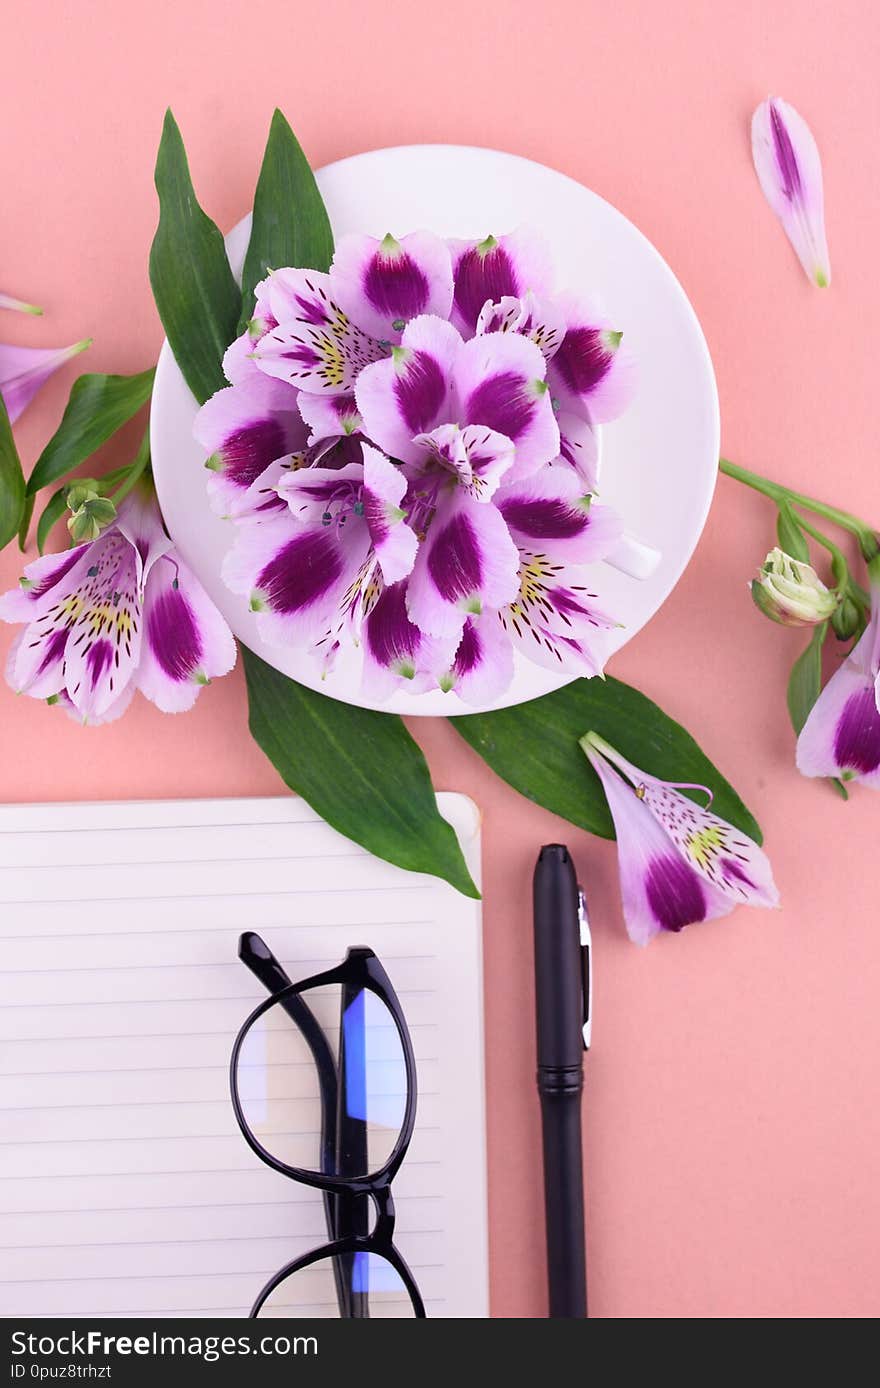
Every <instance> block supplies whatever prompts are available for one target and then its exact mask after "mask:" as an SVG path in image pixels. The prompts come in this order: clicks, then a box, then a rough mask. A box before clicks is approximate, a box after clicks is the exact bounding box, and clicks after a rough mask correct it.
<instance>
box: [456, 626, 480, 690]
mask: <svg viewBox="0 0 880 1388" xmlns="http://www.w3.org/2000/svg"><path fill="white" fill-rule="evenodd" d="M482 659H483V643H482V641H481V640H480V633H479V632H478V630H477V627H476V624H475V623H474V622H472V621H468V622H465V624H464V628H463V630H462V633H461V641H460V642H459V645H458V650H457V651H456V652H455V662H454V664H453V667H452V668H453V670H454V671H455V674H456V675H457V676H458V678H459V679H464V677H465V675H469V674H470V672H471V671H472V670H475V669H476V667H477V666H478V665H479V664H480V661H481V660H482Z"/></svg>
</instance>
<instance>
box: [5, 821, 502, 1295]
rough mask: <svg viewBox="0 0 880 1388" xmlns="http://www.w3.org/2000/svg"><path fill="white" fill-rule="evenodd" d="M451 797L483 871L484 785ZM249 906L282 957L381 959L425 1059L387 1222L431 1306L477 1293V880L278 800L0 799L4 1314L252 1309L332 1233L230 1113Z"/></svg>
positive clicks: (473, 860) (480, 1184)
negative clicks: (426, 870)
mask: <svg viewBox="0 0 880 1388" xmlns="http://www.w3.org/2000/svg"><path fill="white" fill-rule="evenodd" d="M438 802H439V805H440V809H441V811H442V813H443V814H444V815H445V816H446V818H447V819H448V820H450V822H451V823H452V824H453V825H454V827H455V829H456V831H457V832H458V835H459V838H460V840H461V843H462V847H463V849H464V852H465V856H466V858H467V861H468V865H469V867H470V870H471V873H472V875H473V876H474V879H475V880H479V866H480V864H479V817H478V812H477V809H476V807H475V805H474V804H473V802H472V801H470V800H468V799H467V798H466V797H464V796H461V795H453V794H441V795H440V796H438ZM245 929H251V930H256V931H258V932H259V933H260V934H261V935H263V936H264V938H265V939H266V941H267V943H268V944H269V946H270V947H271V948H272V950H273V951H274V952H275V953H276V955H277V956H278V957H279V959H280V960H281V961H282V963H283V964H284V965H285V967H286V968H287V970H288V973H289V974H290V975H291V977H292V978H294V979H299V978H305V977H306V976H307V975H310V974H313V973H316V972H318V971H320V970H322V969H324V968H329V967H331V966H333V965H334V964H336V963H338V962H339V961H340V960H341V959H342V958H343V957H344V954H345V951H346V949H347V948H348V946H349V945H357V944H362V945H370V946H371V947H372V948H373V949H374V950H375V951H376V953H377V954H378V955H379V956H380V958H381V960H382V962H383V963H384V965H385V967H386V969H387V971H388V973H389V975H390V977H391V980H392V983H393V984H394V987H395V989H396V991H397V993H398V995H399V997H400V1000H401V1003H402V1006H403V1009H404V1012H405V1014H406V1017H407V1021H408V1024H409V1027H410V1031H411V1034H412V1038H413V1045H414V1048H415V1053H416V1060H417V1065H418V1079H419V1102H418V1116H417V1122H416V1130H415V1134H414V1137H413V1141H412V1145H411V1147H410V1150H409V1153H408V1155H407V1158H406V1160H405V1162H404V1164H403V1167H402V1169H401V1171H400V1174H399V1175H398V1177H397V1178H396V1180H395V1183H394V1196H395V1204H396V1207H397V1231H396V1235H395V1241H396V1243H397V1244H398V1246H399V1248H400V1251H401V1252H402V1254H403V1256H404V1258H405V1259H406V1260H407V1261H408V1262H409V1264H410V1266H411V1268H412V1270H413V1272H414V1274H415V1277H416V1280H417V1281H418V1283H419V1286H420V1288H421V1291H422V1294H423V1296H424V1299H425V1302H426V1309H427V1313H428V1315H429V1316H441V1317H444V1316H445V1317H484V1316H488V1314H489V1306H488V1249H487V1203H486V1174H485V1173H486V1162H485V1093H484V1069H483V983H482V954H481V922H480V906H479V903H478V902H473V901H470V900H468V899H467V898H465V897H463V896H461V895H460V894H459V893H457V892H456V891H454V890H453V889H452V888H451V887H449V886H447V885H446V884H445V883H441V882H438V881H437V880H436V879H434V878H431V877H425V876H421V875H419V874H415V873H409V872H404V871H402V870H401V869H398V868H395V867H392V866H391V865H390V864H388V863H384V862H382V861H380V860H379V859H377V858H373V857H371V856H370V855H369V854H367V853H365V852H364V851H363V850H362V849H360V848H358V847H356V845H354V844H352V843H351V842H349V840H347V839H345V838H343V837H342V836H341V835H339V834H337V833H336V832H335V831H334V830H333V829H331V828H329V826H328V825H326V824H325V823H324V822H323V821H322V820H320V819H319V818H318V817H317V816H316V815H315V814H314V813H313V812H312V811H311V810H310V809H309V808H308V806H307V805H305V804H304V803H303V802H302V801H301V800H297V799H293V798H289V797H285V798H278V799H259V800H258V799H254V800H188V801H187V800H183V801H168V802H163V801H152V802H137V803H125V804H80V805H6V806H0V951H2V954H0V958H2V972H0V1305H2V1308H3V1314H4V1315H6V1316H102V1315H103V1316H160V1317H176V1316H244V1315H246V1314H247V1311H248V1309H249V1307H250V1305H251V1303H252V1301H253V1299H254V1297H255V1296H256V1294H257V1292H258V1291H259V1290H260V1288H261V1287H262V1286H263V1284H264V1283H265V1282H266V1281H267V1279H268V1278H269V1277H270V1275H271V1274H272V1273H273V1272H275V1271H276V1270H277V1269H278V1268H280V1267H281V1266H282V1264H284V1263H286V1262H288V1261H290V1260H291V1259H292V1258H294V1257H297V1256H298V1255H299V1254H300V1253H305V1252H307V1251H309V1250H310V1249H312V1248H315V1247H317V1246H318V1245H319V1244H322V1243H324V1242H325V1241H326V1237H327V1235H326V1227H325V1224H324V1219H323V1213H322V1208H321V1202H320V1196H319V1195H318V1194H317V1192H314V1191H312V1190H309V1189H307V1188H306V1187H303V1186H299V1185H297V1184H296V1183H295V1182H293V1181H291V1180H289V1179H287V1178H285V1177H283V1176H280V1175H277V1174H276V1173H275V1172H273V1171H271V1170H270V1169H269V1168H268V1167H266V1166H265V1165H263V1163H262V1162H260V1161H259V1159H258V1158H257V1157H256V1156H254V1155H253V1154H252V1153H251V1151H250V1149H249V1148H248V1146H247V1145H246V1143H245V1141H244V1139H243V1137H242V1136H241V1134H240V1132H239V1130H238V1127H237V1125H236V1123H235V1119H234V1117H233V1113H232V1107H231V1103H230V1099H229V1086H228V1064H229V1055H230V1050H231V1047H232V1043H233V1040H234V1037H235V1034H236V1032H237V1031H238V1028H239V1027H240V1026H241V1024H242V1022H243V1021H244V1020H245V1018H246V1017H247V1015H248V1013H249V1012H250V1011H251V1009H252V1008H253V1007H254V1006H255V1005H256V1004H257V1003H258V1002H259V1001H261V1000H262V998H263V997H264V996H265V994H264V993H262V992H261V988H260V985H259V983H258V982H257V981H256V979H254V978H253V977H252V976H251V974H250V973H249V972H248V970H247V969H246V968H245V967H244V965H243V964H241V963H240V962H239V960H238V958H237V954H236V948H237V941H238V935H239V933H240V932H241V931H242V930H245Z"/></svg>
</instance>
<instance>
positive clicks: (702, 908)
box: [581, 732, 779, 945]
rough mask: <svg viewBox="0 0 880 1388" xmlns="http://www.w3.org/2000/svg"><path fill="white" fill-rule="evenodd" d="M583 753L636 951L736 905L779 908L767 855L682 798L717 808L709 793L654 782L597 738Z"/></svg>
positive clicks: (585, 741) (585, 743) (591, 736)
mask: <svg viewBox="0 0 880 1388" xmlns="http://www.w3.org/2000/svg"><path fill="white" fill-rule="evenodd" d="M581 747H582V748H583V750H584V752H585V753H586V755H587V757H588V758H589V761H590V763H591V765H592V766H593V768H594V770H595V771H596V773H597V775H598V776H599V779H600V780H601V782H602V785H603V788H604V790H605V795H606V797H607V800H608V808H609V809H610V811H611V817H612V819H613V820H614V828H615V831H616V834H617V858H618V867H619V870H620V889H621V896H622V898H623V913H624V918H625V921H626V928H627V933H628V934H629V937H630V939H631V940H633V941H634V942H635V943H636V944H639V945H645V944H647V943H648V941H649V940H650V939H651V938H652V936H654V935H657V934H659V933H660V931H661V930H667V931H678V930H681V929H682V928H683V927H684V926H686V925H693V924H694V923H695V922H697V921H704V920H712V919H714V918H715V917H717V916H725V915H727V914H728V913H729V912H730V911H732V910H733V909H734V907H735V906H741V905H747V906H777V905H778V904H779V893H778V892H777V890H776V885H775V883H774V881H773V872H772V869H771V867H770V863H769V860H768V858H767V855H766V854H765V853H764V852H763V851H762V850H761V849H760V848H759V847H758V845H757V844H756V843H755V842H753V840H752V839H750V838H748V837H747V836H746V835H745V834H743V833H741V832H740V830H739V829H736V828H734V826H733V825H732V824H728V823H727V822H726V820H723V819H721V818H719V816H718V815H716V814H713V813H712V812H711V810H708V809H704V808H703V807H702V806H701V805H698V804H696V803H695V802H694V801H693V800H691V799H690V798H689V797H688V796H686V795H683V794H682V793H681V792H682V790H700V791H703V792H704V793H705V794H706V795H707V797H708V799H709V802H710V803H711V799H712V796H711V792H710V791H709V790H708V789H707V788H706V787H705V786H693V785H683V784H679V783H675V782H672V781H663V780H660V779H659V778H658V777H656V776H649V775H648V774H647V773H646V772H644V771H640V770H639V768H638V767H637V766H633V764H632V762H630V761H627V759H626V757H624V756H621V754H620V753H619V752H618V751H616V750H615V749H614V748H613V747H611V746H609V744H608V743H607V742H605V740H604V739H603V738H601V737H599V735H598V733H593V732H591V733H587V735H586V736H585V737H583V738H582V739H581ZM621 772H622V773H623V774H621Z"/></svg>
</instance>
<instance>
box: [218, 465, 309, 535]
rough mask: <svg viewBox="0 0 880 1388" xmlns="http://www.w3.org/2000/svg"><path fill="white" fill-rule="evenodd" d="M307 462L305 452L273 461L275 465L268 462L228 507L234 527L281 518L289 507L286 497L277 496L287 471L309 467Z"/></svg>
mask: <svg viewBox="0 0 880 1388" xmlns="http://www.w3.org/2000/svg"><path fill="white" fill-rule="evenodd" d="M310 459H311V455H310V453H309V451H308V450H306V451H305V452H304V453H288V454H287V455H286V457H284V458H276V459H275V461H274V463H270V464H269V466H268V467H267V468H266V469H265V470H264V471H263V472H261V473H260V475H259V477H258V478H257V479H256V481H255V482H252V483H251V485H250V486H249V487H248V489H247V491H246V492H243V493H242V494H241V495H240V496H238V497H237V498H236V500H235V502H234V504H233V505H232V506H230V508H229V519H230V520H234V521H235V522H236V524H237V525H243V524H248V523H250V522H252V521H255V522H262V521H266V520H270V519H271V518H272V517H273V516H277V515H279V514H281V515H283V514H284V512H285V511H287V509H288V506H287V501H286V499H285V497H283V496H282V495H281V494H280V487H281V484H282V482H283V481H284V479H285V478H286V476H287V474H288V473H289V472H296V471H298V470H299V469H300V468H307V467H309V466H310V465H311V463H310Z"/></svg>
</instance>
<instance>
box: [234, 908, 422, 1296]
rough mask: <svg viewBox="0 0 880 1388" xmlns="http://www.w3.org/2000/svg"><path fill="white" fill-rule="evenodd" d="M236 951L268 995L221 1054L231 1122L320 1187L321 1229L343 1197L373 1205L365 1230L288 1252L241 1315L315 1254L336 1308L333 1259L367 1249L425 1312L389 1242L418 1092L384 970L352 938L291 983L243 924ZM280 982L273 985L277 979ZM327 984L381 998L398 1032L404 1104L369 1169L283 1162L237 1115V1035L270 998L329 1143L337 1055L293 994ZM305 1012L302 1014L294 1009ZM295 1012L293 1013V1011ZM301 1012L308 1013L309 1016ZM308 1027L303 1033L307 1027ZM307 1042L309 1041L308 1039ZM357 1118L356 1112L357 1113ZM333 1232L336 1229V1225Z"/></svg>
mask: <svg viewBox="0 0 880 1388" xmlns="http://www.w3.org/2000/svg"><path fill="white" fill-rule="evenodd" d="M238 954H239V958H240V959H241V960H242V962H243V963H244V964H246V965H247V967H248V968H249V969H250V970H251V971H252V972H253V973H254V974H255V975H256V976H257V977H258V978H259V979H260V981H261V982H262V983H263V985H264V986H265V987H267V988H269V989H270V996H269V997H268V998H266V999H264V1001H263V1002H261V1003H260V1004H259V1006H257V1007H255V1008H254V1010H253V1011H252V1012H251V1013H250V1015H249V1016H248V1017H247V1018H246V1019H245V1021H244V1023H243V1024H242V1026H241V1027H240V1029H239V1032H238V1035H237V1036H236V1038H235V1044H234V1045H233V1048H232V1056H231V1058H230V1062H229V1085H230V1092H231V1097H232V1108H233V1112H234V1114H235V1119H236V1122H237V1123H238V1126H239V1128H240V1130H241V1133H242V1136H243V1137H244V1139H245V1141H246V1142H247V1144H248V1146H249V1147H250V1148H251V1150H252V1151H253V1152H254V1153H255V1154H256V1156H258V1157H259V1158H260V1160H261V1161H263V1162H265V1163H266V1165H267V1166H269V1167H271V1168H272V1169H273V1170H274V1171H277V1172H278V1173H279V1174H280V1175H282V1176H287V1177H289V1178H290V1179H291V1180H293V1181H297V1182H299V1183H300V1184H301V1185H305V1186H311V1187H313V1188H314V1189H317V1190H320V1191H322V1192H323V1194H324V1208H325V1215H326V1219H327V1226H328V1228H327V1231H328V1234H331V1235H332V1234H333V1232H334V1229H333V1225H334V1224H336V1225H337V1226H339V1225H341V1224H343V1223H345V1222H346V1220H345V1218H344V1215H345V1212H346V1206H348V1210H347V1213H348V1214H349V1215H350V1214H351V1212H352V1207H351V1206H350V1205H348V1199H349V1198H353V1197H358V1196H367V1197H369V1199H370V1200H371V1202H372V1204H373V1208H374V1210H375V1215H376V1219H375V1223H374V1225H373V1228H372V1230H371V1231H370V1232H369V1233H367V1234H349V1235H346V1236H343V1237H336V1238H331V1239H330V1242H328V1243H326V1244H324V1245H322V1246H320V1247H319V1248H316V1249H314V1250H313V1251H312V1252H310V1253H307V1254H304V1255H302V1256H301V1257H299V1258H293V1259H292V1260H291V1261H290V1262H289V1263H286V1264H285V1265H284V1266H283V1267H282V1268H280V1269H279V1270H278V1272H276V1273H275V1274H274V1276H273V1277H271V1278H270V1279H269V1281H268V1282H267V1283H266V1285H265V1286H264V1287H263V1289H262V1291H261V1292H260V1293H259V1295H258V1297H257V1299H256V1301H255V1302H254V1304H253V1306H252V1307H251V1309H250V1312H249V1313H248V1314H249V1318H250V1319H254V1318H256V1317H258V1316H259V1313H260V1310H261V1309H262V1307H263V1306H264V1305H265V1303H266V1301H267V1300H268V1298H269V1297H270V1296H271V1295H272V1293H273V1292H274V1291H275V1289H276V1288H277V1287H279V1286H280V1285H281V1283H282V1282H284V1281H285V1280H286V1279H287V1278H288V1277H292V1276H293V1275H294V1274H295V1273H297V1272H301V1271H302V1270H303V1269H304V1268H307V1267H310V1266H311V1265H312V1264H313V1263H316V1262H320V1261H321V1260H322V1259H325V1258H326V1259H332V1260H333V1269H334V1275H335V1277H336V1284H337V1297H338V1299H339V1302H340V1311H342V1301H343V1299H345V1298H344V1296H343V1290H342V1287H341V1283H340V1274H339V1262H338V1259H340V1258H342V1257H346V1256H348V1255H352V1254H356V1253H375V1254H377V1255H378V1256H379V1257H381V1258H384V1259H385V1261H386V1262H387V1263H389V1264H390V1266H391V1267H392V1268H393V1269H394V1271H395V1272H396V1273H397V1275H398V1276H399V1277H400V1279H401V1281H402V1283H403V1285H404V1287H405V1289H406V1292H407V1295H408V1296H409V1299H410V1302H411V1304H412V1308H413V1315H414V1316H415V1317H417V1318H420V1319H424V1318H425V1317H426V1312H425V1306H424V1302H423V1300H422V1295H421V1292H420V1291H419V1288H418V1285H417V1283H416V1280H415V1278H414V1277H413V1274H412V1272H411V1271H410V1269H409V1267H408V1266H407V1264H406V1262H405V1260H404V1258H403V1257H402V1256H401V1254H400V1253H399V1251H398V1250H397V1248H396V1247H395V1245H394V1242H393V1239H394V1225H395V1210H394V1199H393V1196H392V1194H391V1183H392V1181H393V1180H394V1178H395V1176H396V1175H397V1173H398V1171H399V1170H400V1167H401V1165H402V1163H403V1161H404V1158H405V1157H406V1153H407V1150H408V1148H409V1144H410V1141H411V1140H412V1135H413V1130H414V1128H415V1121H416V1104H417V1098H418V1085H417V1074H416V1062H415V1054H414V1052H413V1046H412V1039H411V1037H410V1033H409V1027H408V1026H407V1023H406V1018H405V1016H404V1013H403V1008H402V1007H401V1005H400V1001H399V999H398V997H397V994H396V992H395V991H394V986H393V984H392V983H391V980H390V978H389V977H388V974H387V973H386V971H385V969H384V967H383V965H382V963H381V961H380V960H379V958H378V956H377V955H376V954H375V952H374V951H373V950H372V949H369V948H368V947H366V946H353V947H350V948H349V949H348V950H347V951H346V955H345V959H344V960H343V961H342V962H341V963H340V964H337V965H336V966H335V968H332V969H327V970H325V971H323V972H322V973H318V974H313V975H311V977H309V978H305V979H302V980H301V981H300V982H298V983H294V982H292V981H291V980H290V978H289V976H288V974H287V973H286V972H285V970H284V968H283V967H282V965H281V964H280V963H279V962H278V960H277V959H276V958H275V956H274V955H273V954H272V951H271V950H270V949H269V947H268V946H267V945H266V943H265V941H264V940H262V939H261V938H260V936H259V935H257V934H256V933H255V932H253V931H246V932H245V933H244V934H243V935H242V936H241V937H240V939H239V947H238ZM279 983H280V984H281V986H280V987H278V986H277V985H278V984H279ZM333 984H338V985H340V986H341V987H342V988H343V989H345V988H346V987H349V988H354V989H357V990H359V991H365V990H366V991H370V992H372V993H373V994H374V995H375V996H377V997H378V998H379V1000H380V1001H381V1002H382V1003H383V1005H384V1006H385V1008H386V1009H387V1011H388V1012H389V1013H390V1015H391V1018H392V1020H393V1022H394V1025H395V1027H396V1029H397V1034H398V1036H399V1038H400V1043H401V1047H402V1050H403V1059H404V1069H405V1074H406V1108H405V1111H404V1116H403V1122H402V1124H401V1128H400V1133H399V1134H398V1138H397V1141H396V1143H395V1145H394V1147H393V1148H392V1151H391V1153H390V1155H389V1157H388V1159H387V1161H386V1162H385V1163H384V1165H383V1166H381V1167H380V1168H379V1170H378V1171H375V1172H371V1173H369V1174H367V1175H365V1176H335V1175H330V1174H328V1173H323V1172H317V1171H307V1170H305V1169H303V1168H302V1167H297V1166H290V1165H288V1163H287V1162H284V1161H282V1160H281V1159H280V1158H278V1157H276V1156H274V1155H273V1154H272V1153H271V1152H270V1151H269V1150H268V1149H267V1148H266V1147H264V1146H263V1144H262V1143H261V1142H260V1141H259V1139H258V1138H257V1137H256V1135H255V1134H254V1133H253V1132H252V1131H251V1128H250V1126H249V1124H248V1121H247V1118H246V1116H245V1112H244V1108H243V1105H242V1102H241V1096H240V1094H239V1089H238V1060H239V1056H240V1054H241V1049H242V1046H243V1044H244V1041H245V1037H246V1036H247V1034H248V1033H249V1031H250V1029H251V1027H252V1026H253V1024H254V1023H255V1022H256V1021H258V1020H259V1018H260V1017H262V1016H263V1014H264V1013H266V1012H268V1011H269V1009H270V1008H272V1007H275V1006H277V1005H279V1004H280V1005H281V1006H282V1007H284V1010H285V1011H286V1012H287V1013H288V1016H290V1017H291V1019H292V1021H293V1022H294V1023H295V1025H296V1026H297V1027H298V1028H299V1030H300V1032H302V1034H303V1036H304V1039H305V1041H306V1044H307V1045H308V1046H309V1048H310V1050H311V1051H312V1056H313V1059H314V1060H315V1065H316V1069H317V1072H318V1079H319V1084H320V1087H321V1124H322V1128H321V1131H322V1147H323V1148H324V1149H325V1151H326V1148H327V1145H328V1144H327V1138H326V1134H325V1127H326V1124H327V1119H328V1116H330V1115H332V1116H333V1121H334V1132H333V1138H332V1141H333V1144H334V1147H335V1143H336V1139H337V1133H336V1131H335V1125H336V1122H337V1115H338V1109H337V1106H336V1104H335V1103H334V1104H333V1105H332V1106H331V1104H330V1103H329V1101H328V1096H327V1092H326V1087H327V1074H326V1065H327V1064H328V1063H329V1064H332V1065H333V1068H334V1072H335V1069H336V1065H337V1061H336V1060H335V1059H334V1057H333V1054H332V1051H331V1050H330V1047H329V1043H328V1042H327V1039H326V1036H325V1034H324V1031H323V1028H322V1027H321V1026H320V1023H319V1022H318V1021H317V1019H316V1018H315V1017H314V1014H313V1013H312V1011H311V1009H310V1008H309V1006H308V1003H306V1002H305V1000H304V999H302V998H300V994H302V993H305V992H309V991H311V990H313V989H316V988H322V987H328V986H331V985H333ZM297 1000H298V1001H299V1004H300V1006H299V1008H294V1009H289V1008H287V1007H286V1006H285V1004H286V1003H287V1002H292V1003H293V1002H296V1001H297ZM303 1009H304V1011H305V1013H307V1014H308V1017H305V1016H303V1013H302V1010H303ZM297 1012H299V1013H300V1015H299V1016H297V1015H296V1013H297ZM308 1019H311V1020H310V1021H309V1020H308ZM310 1033H311V1034H310ZM313 1043H314V1044H313ZM321 1043H323V1048H324V1049H325V1050H326V1052H327V1055H326V1056H325V1057H324V1063H323V1064H322V1062H321V1060H319V1058H318V1055H317V1054H316V1047H319V1048H320V1045H321ZM333 1083H334V1085H335V1087H336V1090H337V1101H338V1089H339V1085H338V1077H336V1075H335V1074H334V1079H333ZM357 1121H361V1120H357ZM333 1197H339V1201H338V1203H334V1201H333ZM337 1232H338V1229H337Z"/></svg>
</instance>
